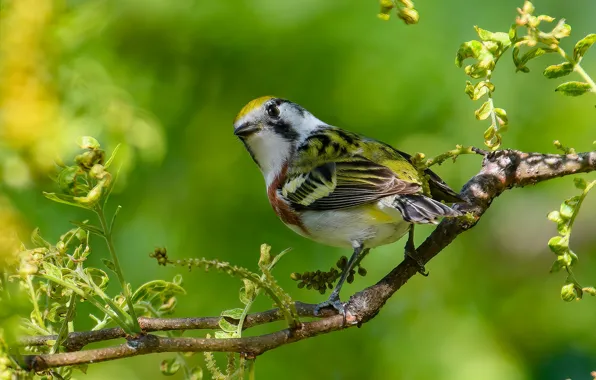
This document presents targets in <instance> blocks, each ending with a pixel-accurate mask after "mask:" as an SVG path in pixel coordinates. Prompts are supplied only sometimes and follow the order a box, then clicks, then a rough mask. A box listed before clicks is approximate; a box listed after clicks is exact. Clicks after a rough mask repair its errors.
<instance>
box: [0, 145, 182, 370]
mask: <svg viewBox="0 0 596 380" xmlns="http://www.w3.org/2000/svg"><path fill="white" fill-rule="evenodd" d="M80 145H81V147H82V148H83V150H84V151H83V153H81V154H79V155H77V156H76V157H75V159H74V164H73V165H70V166H66V165H62V166H61V169H60V170H59V172H58V174H57V175H56V178H55V180H56V182H57V183H58V185H59V187H60V190H61V192H60V193H57V194H56V193H46V197H47V198H49V199H51V200H53V201H56V202H59V203H65V204H68V205H71V206H76V207H81V208H84V209H87V210H91V211H93V212H94V213H95V214H96V216H98V219H99V222H100V225H99V226H94V225H91V224H90V223H89V221H87V220H84V221H75V222H72V223H73V224H74V225H75V228H72V229H70V230H68V231H67V232H65V233H64V234H62V235H61V236H60V238H59V239H58V241H56V242H55V243H50V242H49V241H48V240H46V239H44V238H43V237H42V235H41V233H40V231H39V230H38V229H35V230H34V231H33V233H32V234H31V243H30V244H27V245H25V244H21V247H20V250H19V252H17V253H16V255H15V257H17V258H18V260H13V261H12V262H11V264H10V265H3V266H2V267H0V346H3V345H7V346H10V345H14V344H15V343H14V342H15V341H16V334H17V331H18V334H22V333H26V334H30V335H55V336H56V339H52V340H48V341H46V344H45V345H43V346H31V347H25V350H27V351H29V352H31V353H46V354H54V353H59V352H65V351H70V350H78V349H80V348H81V347H78V346H73V345H72V343H69V342H68V340H67V337H68V334H69V333H72V332H75V327H76V324H75V322H76V321H75V316H76V313H77V309H78V305H79V304H81V303H83V302H85V303H88V304H90V305H91V307H92V308H93V309H92V312H91V313H90V314H89V317H90V318H91V319H92V321H93V322H94V324H93V325H92V329H93V330H97V329H101V328H104V327H107V326H108V325H113V324H116V325H118V326H119V327H121V328H122V329H123V330H124V331H125V332H126V333H127V334H129V335H131V336H134V335H135V334H137V333H138V332H140V327H139V325H138V321H137V314H138V315H141V316H147V317H164V316H167V315H170V314H172V313H173V312H174V309H175V307H176V304H177V298H176V297H177V296H178V295H180V294H184V293H185V292H184V289H183V288H182V277H181V276H176V277H175V278H174V280H173V281H164V280H154V281H149V282H148V283H146V284H143V285H141V286H140V287H139V288H138V289H136V290H135V291H133V289H132V288H131V287H130V285H129V284H128V283H126V282H125V281H124V279H123V278H122V277H121V271H120V268H119V265H118V261H117V256H116V252H115V247H114V244H113V242H112V238H111V236H112V232H113V227H114V220H115V216H116V215H117V213H118V211H119V210H120V208H118V209H117V210H116V212H115V213H114V216H113V217H112V221H111V223H110V224H108V223H107V222H106V218H105V215H104V211H103V209H104V207H105V205H106V202H107V200H108V197H109V193H110V191H111V189H112V186H113V184H114V181H113V178H114V176H113V174H112V173H110V172H109V171H108V168H109V167H110V164H111V163H112V161H113V158H114V155H112V156H111V158H109V159H108V160H106V159H105V157H106V155H105V152H104V151H103V150H102V149H101V147H100V146H99V143H98V142H97V140H95V139H94V138H92V137H84V138H82V139H81V140H80ZM92 234H95V235H98V236H100V237H101V238H102V239H103V240H104V241H105V242H106V243H107V247H108V250H109V251H110V253H111V254H112V257H111V260H108V259H105V258H103V259H102V262H103V263H104V265H105V267H106V268H107V270H104V269H100V268H96V267H91V266H88V265H87V263H88V258H89V256H90V255H91V254H92V248H91V235H92ZM111 271H113V272H116V274H117V275H118V277H119V279H120V280H121V281H120V282H121V292H120V293H117V294H116V295H109V294H108V285H109V284H110V275H109V274H108V273H109V272H111ZM9 348H10V347H9ZM5 352H7V351H6V350H4V349H2V347H0V374H1V375H2V376H4V375H5V374H6V373H9V372H10V371H12V374H13V375H14V374H16V373H19V372H18V371H19V370H18V369H17V366H15V365H14V364H19V363H18V358H19V356H18V355H14V356H12V355H11V356H9V361H5V360H4V359H3V358H4V356H3V355H4V353H5ZM11 352H13V353H18V352H19V351H18V348H17V347H13V348H11ZM10 363H12V364H10ZM9 365H12V367H9ZM75 368H77V369H80V370H82V371H85V369H86V367H85V366H77V367H61V368H59V369H54V370H48V371H46V372H44V373H40V374H39V375H40V376H41V377H42V378H60V379H70V378H71V377H72V373H73V370H74V369H75ZM11 376H12V375H11ZM31 376H33V374H31ZM23 378H25V377H23Z"/></svg>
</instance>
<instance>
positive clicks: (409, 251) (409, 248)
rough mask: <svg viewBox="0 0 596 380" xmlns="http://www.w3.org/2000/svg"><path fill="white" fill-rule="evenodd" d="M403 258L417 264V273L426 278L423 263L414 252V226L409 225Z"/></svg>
mask: <svg viewBox="0 0 596 380" xmlns="http://www.w3.org/2000/svg"><path fill="white" fill-rule="evenodd" d="M405 256H406V257H409V258H410V259H412V260H414V261H415V262H416V264H418V273H420V274H421V275H423V276H425V277H426V276H428V272H427V271H426V268H425V267H424V263H423V262H422V260H420V258H419V257H418V252H416V246H415V245H414V224H411V225H410V230H409V231H408V241H407V242H406V247H405Z"/></svg>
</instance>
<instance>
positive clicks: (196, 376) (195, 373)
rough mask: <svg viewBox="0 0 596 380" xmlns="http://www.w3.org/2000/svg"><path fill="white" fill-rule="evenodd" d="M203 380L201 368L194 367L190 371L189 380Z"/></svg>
mask: <svg viewBox="0 0 596 380" xmlns="http://www.w3.org/2000/svg"><path fill="white" fill-rule="evenodd" d="M202 379H203V369H202V368H201V367H194V368H193V369H191V370H190V374H189V376H188V380H202Z"/></svg>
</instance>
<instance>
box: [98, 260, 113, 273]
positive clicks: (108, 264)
mask: <svg viewBox="0 0 596 380" xmlns="http://www.w3.org/2000/svg"><path fill="white" fill-rule="evenodd" d="M101 262H102V263H103V264H104V265H105V266H106V267H107V268H108V269H109V270H111V271H112V272H116V266H115V265H114V262H113V261H112V260H108V259H101Z"/></svg>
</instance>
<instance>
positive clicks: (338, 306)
mask: <svg viewBox="0 0 596 380" xmlns="http://www.w3.org/2000/svg"><path fill="white" fill-rule="evenodd" d="M329 306H331V307H332V308H334V309H335V310H337V312H338V313H339V314H341V315H343V316H344V318H345V316H346V307H345V305H344V303H343V302H341V300H340V299H339V295H338V294H335V293H331V296H330V297H329V299H328V300H327V301H324V302H321V303H320V304H318V305H317V306H315V315H316V316H318V315H320V312H321V309H324V308H326V307H329Z"/></svg>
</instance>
